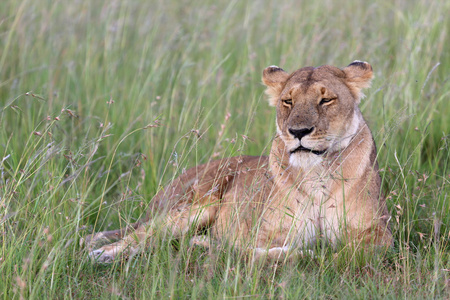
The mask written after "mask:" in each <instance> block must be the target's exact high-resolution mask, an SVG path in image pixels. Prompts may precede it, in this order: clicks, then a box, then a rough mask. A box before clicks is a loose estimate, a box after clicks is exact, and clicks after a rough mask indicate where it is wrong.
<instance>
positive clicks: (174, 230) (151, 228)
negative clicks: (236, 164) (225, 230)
mask: <svg viewBox="0 0 450 300" xmlns="http://www.w3.org/2000/svg"><path fill="white" fill-rule="evenodd" d="M211 198H212V197H211ZM216 212H217V206H216V205H211V204H208V205H199V204H194V205H192V206H185V207H184V208H183V209H180V208H175V209H172V210H171V211H170V212H168V213H167V215H165V216H163V217H160V218H159V219H158V220H152V221H150V222H149V223H147V224H143V225H141V226H139V227H138V228H136V230H135V231H134V232H132V233H130V234H129V235H127V236H125V237H124V238H123V239H121V240H120V241H118V242H115V243H112V244H109V245H104V246H102V247H100V248H98V249H96V250H93V251H90V252H89V256H90V257H91V258H92V259H93V260H94V261H95V262H100V263H111V262H113V261H114V260H115V259H116V258H117V257H118V256H119V255H123V256H125V257H128V256H133V255H135V254H137V253H139V251H140V250H141V248H143V247H144V246H145V245H146V244H147V241H148V239H149V237H151V236H153V235H154V233H155V232H157V231H160V232H163V233H164V234H165V235H167V236H168V237H169V238H170V239H178V238H180V237H182V236H183V235H184V234H186V233H187V232H188V231H189V230H190V229H193V230H194V231H197V229H198V228H200V227H204V226H208V225H209V224H210V223H211V222H212V220H214V219H215V214H216ZM205 243H206V242H205Z"/></svg>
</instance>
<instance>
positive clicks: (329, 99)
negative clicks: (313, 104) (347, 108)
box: [319, 98, 336, 105]
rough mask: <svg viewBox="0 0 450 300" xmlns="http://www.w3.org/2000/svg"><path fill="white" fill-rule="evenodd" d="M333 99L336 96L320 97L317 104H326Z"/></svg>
mask: <svg viewBox="0 0 450 300" xmlns="http://www.w3.org/2000/svg"><path fill="white" fill-rule="evenodd" d="M334 100H336V98H322V100H320V103H319V104H320V105H323V104H327V103H330V102H332V101H334Z"/></svg>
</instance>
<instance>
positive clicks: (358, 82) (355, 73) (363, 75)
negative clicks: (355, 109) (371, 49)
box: [343, 60, 373, 102]
mask: <svg viewBox="0 0 450 300" xmlns="http://www.w3.org/2000/svg"><path fill="white" fill-rule="evenodd" d="M343 71H344V72H345V75H346V82H347V85H348V86H349V88H350V91H351V92H352V94H353V95H354V96H355V97H356V98H357V101H358V102H359V100H360V99H361V98H362V97H364V94H363V93H362V92H361V89H364V88H368V87H370V84H371V81H372V78H373V70H372V66H371V65H370V64H369V63H367V62H365V61H359V60H355V61H354V62H352V63H351V64H349V65H348V66H347V67H345V68H344V70H343Z"/></svg>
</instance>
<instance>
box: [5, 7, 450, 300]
mask: <svg viewBox="0 0 450 300" xmlns="http://www.w3.org/2000/svg"><path fill="white" fill-rule="evenodd" d="M449 11H450V2H449V1H426V0H417V1H408V0H398V1H391V0H389V1H388V0H381V1H357V0H350V1H326V0H325V1H269V0H267V1H266V0H262V1H197V0H194V1H184V0H182V1H159V0H154V1H143V0H142V1H110V0H108V1H101V0H99V1H88V0H79V1H45V0H33V1H31V0H23V1H13V0H3V1H1V2H0V174H1V177H0V297H1V298H3V299H11V298H16V299H18V298H24V299H26V298H51V299H55V298H124V299H133V298H145V299H152V298H158V299H167V298H169V297H171V298H181V299H191V298H210V299H215V298H263V299H264V298H272V297H273V298H286V299H301V298H327V299H329V298H344V297H350V298H352V299H353V298H450V213H449V210H450V168H449V159H450V154H449V147H450V121H449V116H450V105H449V104H450V103H449V96H450V95H449V91H450V77H449V70H450V60H449V59H450V56H449V53H450V52H449V45H450V39H449V18H448V12H449ZM355 59H359V60H366V61H368V62H370V63H371V64H372V66H373V67H374V71H375V76H376V78H375V80H374V82H373V85H372V88H371V89H369V90H367V92H366V95H367V97H366V98H365V99H364V100H363V102H362V104H361V109H362V111H363V114H364V115H365V117H366V119H367V121H368V123H369V124H370V126H371V128H372V131H373V134H374V136H375V140H376V142H377V145H378V152H379V153H378V159H379V162H380V167H381V169H382V171H381V174H382V177H383V189H384V193H385V194H386V196H387V203H388V207H389V210H390V212H391V214H392V220H391V226H392V231H393V234H394V237H395V245H394V247H393V249H392V250H391V251H389V252H388V253H387V254H386V255H384V256H381V255H380V256H377V257H369V258H367V257H366V258H361V257H357V256H355V255H353V253H351V252H350V251H343V250H339V249H336V250H333V249H329V247H321V246H320V245H318V246H317V249H316V257H315V258H309V259H304V260H299V261H297V262H294V263H290V264H279V265H276V264H271V265H252V264H250V263H249V262H247V261H246V260H245V259H242V253H240V252H239V251H234V250H233V245H226V246H225V245H223V246H222V247H221V248H218V249H215V248H214V249H211V250H209V251H206V250H203V249H195V248H194V249H192V248H190V247H188V245H187V241H186V240H180V241H170V239H168V238H166V237H163V236H161V237H159V238H155V239H154V241H153V243H154V247H153V249H152V250H151V251H150V250H149V251H147V252H146V253H144V254H142V255H141V256H139V257H136V258H134V259H130V260H128V261H122V262H117V263H115V264H113V265H107V266H102V265H95V264H93V263H91V261H90V260H89V259H88V257H87V253H86V251H85V250H84V249H83V248H82V247H80V246H79V240H80V238H81V237H83V236H85V235H87V234H88V233H91V232H92V231H93V230H96V231H98V230H104V229H113V228H117V227H120V226H124V225H125V224H127V223H130V222H134V221H135V220H136V219H137V218H139V217H140V216H142V215H143V214H144V213H145V210H146V207H147V206H148V204H149V203H150V202H151V201H152V196H153V195H154V194H155V192H156V191H157V190H158V189H159V188H160V187H161V186H163V185H164V184H166V183H167V182H169V181H170V180H171V179H172V178H174V176H177V175H178V174H180V173H181V172H182V170H183V169H184V168H188V167H190V166H194V165H196V164H199V163H204V162H207V161H208V160H210V159H211V158H221V157H226V156H230V155H239V154H241V153H245V154H249V155H260V154H261V153H263V154H267V153H268V147H269V145H270V143H271V139H272V137H273V135H274V132H275V121H274V120H275V114H274V109H273V108H271V107H269V106H268V105H267V103H266V100H265V98H264V95H263V87H262V85H261V84H260V78H261V72H262V70H263V68H264V67H266V66H269V65H272V64H276V65H279V66H281V67H283V68H285V69H286V70H288V71H293V70H295V69H297V68H299V67H303V66H308V65H312V66H318V65H321V64H332V65H336V66H341V67H344V66H346V65H347V64H349V63H350V62H352V61H353V60H355Z"/></svg>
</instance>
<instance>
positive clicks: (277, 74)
mask: <svg viewBox="0 0 450 300" xmlns="http://www.w3.org/2000/svg"><path fill="white" fill-rule="evenodd" d="M288 77H289V74H288V73H287V72H286V71H284V70H283V69H282V68H279V67H277V66H270V67H267V68H265V69H264V71H263V77H262V81H263V83H264V84H265V85H266V86H267V89H266V94H267V95H268V96H269V104H270V105H271V106H276V105H277V101H278V97H279V96H280V94H281V91H282V89H283V86H284V83H285V82H286V80H287V79H288Z"/></svg>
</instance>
